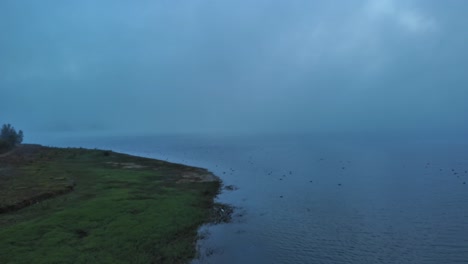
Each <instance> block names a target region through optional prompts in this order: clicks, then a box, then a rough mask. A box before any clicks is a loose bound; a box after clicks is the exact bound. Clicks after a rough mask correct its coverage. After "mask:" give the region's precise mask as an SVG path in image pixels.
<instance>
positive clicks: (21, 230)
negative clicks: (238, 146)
mask: <svg viewBox="0 0 468 264" xmlns="http://www.w3.org/2000/svg"><path fill="white" fill-rule="evenodd" d="M219 188H220V182H219V181H218V180H217V179H216V178H215V177H214V176H213V175H212V174H210V173H209V172H208V171H206V170H204V169H200V168H193V167H187V166H183V165H179V164H172V163H167V162H163V161H158V160H152V159H146V158H140V157H134V156H129V155H124V154H119V153H115V152H112V151H101V150H86V149H59V148H46V147H41V146H37V145H21V146H20V147H18V148H16V149H15V150H14V151H13V152H12V153H9V155H7V156H3V157H0V227H1V228H0V260H1V261H0V262H1V263H186V262H188V261H189V260H190V259H192V258H193V257H194V256H195V253H196V252H195V241H196V238H197V229H198V227H199V226H200V225H201V224H203V223H205V222H207V221H209V218H210V214H211V213H212V210H211V209H212V208H213V198H214V197H215V196H216V194H217V192H218V190H219Z"/></svg>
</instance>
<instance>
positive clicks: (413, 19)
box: [365, 0, 437, 33]
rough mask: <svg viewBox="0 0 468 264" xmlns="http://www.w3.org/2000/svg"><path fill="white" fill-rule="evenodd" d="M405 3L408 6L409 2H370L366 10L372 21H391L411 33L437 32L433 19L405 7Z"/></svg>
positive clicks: (394, 0)
mask: <svg viewBox="0 0 468 264" xmlns="http://www.w3.org/2000/svg"><path fill="white" fill-rule="evenodd" d="M403 3H406V4H408V1H405V2H402V1H397V0H369V1H368V2H367V4H366V5H365V10H366V11H367V13H368V15H369V17H370V18H371V19H372V20H374V21H376V20H379V19H389V20H390V21H392V22H393V23H395V24H397V25H398V26H400V27H401V28H403V29H405V30H406V31H408V32H411V33H428V32H432V31H434V30H436V28H437V23H436V21H435V19H434V18H433V17H431V16H429V15H428V14H423V13H422V11H420V10H417V9H416V8H415V7H412V6H404V5H403ZM374 21H373V22H374Z"/></svg>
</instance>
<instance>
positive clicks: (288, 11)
mask: <svg viewBox="0 0 468 264" xmlns="http://www.w3.org/2000/svg"><path fill="white" fill-rule="evenodd" d="M467 13H468V1H465V0H444V1H439V0H349V1H342V0H335V1H333V0H316V1H312V0H307V1H306V0H288V1H273V0H270V1H266V0H256V1H253V0H223V1H220V0H186V1H184V0H152V1H150V0H141V1H131V0H128V1H126V0H100V1H95V0H81V1H72V0H41V1H34V0H23V1H17V0H2V1H0V123H12V124H13V125H14V126H15V127H17V128H21V129H23V130H24V131H25V135H26V137H27V135H28V132H29V133H36V132H37V133H39V132H47V133H48V132H71V131H73V132H78V133H80V132H83V133H84V132H86V133H143V134H149V133H289V132H291V133H314V132H321V133H344V134H346V133H402V134H404V133H416V134H418V133H425V134H428V133H429V134H430V133H442V134H443V133H446V134H447V133H448V134H450V133H465V132H466V133H468V122H466V120H467V118H466V117H467V116H468V103H467V102H468V46H467V45H466V43H468V31H467V25H468V16H466V14H467Z"/></svg>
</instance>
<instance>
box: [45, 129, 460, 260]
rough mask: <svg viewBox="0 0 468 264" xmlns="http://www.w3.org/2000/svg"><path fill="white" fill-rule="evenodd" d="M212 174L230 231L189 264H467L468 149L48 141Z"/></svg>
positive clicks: (209, 236) (202, 245)
mask: <svg viewBox="0 0 468 264" xmlns="http://www.w3.org/2000/svg"><path fill="white" fill-rule="evenodd" d="M39 142H42V143H44V144H51V145H58V146H82V147H92V148H93V147H98V148H105V149H113V150H116V151H121V152H127V153H131V154H136V155H143V156H148V157H152V158H158V159H163V160H169V161H171V162H178V163H184V164H189V165H194V166H200V167H205V168H208V169H209V170H211V171H212V172H214V173H215V174H217V175H219V176H220V177H221V178H222V179H223V181H224V183H225V184H226V185H235V186H237V187H238V188H239V189H238V190H235V191H224V192H223V193H222V194H221V195H220V196H219V198H218V200H219V201H221V202H225V203H230V204H232V205H234V206H236V207H238V209H237V210H236V213H235V216H234V218H233V222H232V223H229V224H222V225H215V226H213V225H208V226H205V227H203V228H202V229H201V230H200V233H201V234H204V235H205V236H206V238H205V239H203V240H201V241H199V243H198V247H199V251H200V258H199V259H198V260H195V261H194V262H193V263H362V264H364V263H437V264H439V263H468V184H464V183H466V182H468V144H467V142H456V141H451V142H448V141H424V140H418V141H415V140H412V141H410V140H393V141H380V140H376V139H367V140H362V139H360V140H358V139H340V140H337V139H333V140H332V139H324V138H314V137H310V136H309V137H308V136H289V137H284V136H283V137H273V136H272V137H260V136H258V137H202V136H147V137H126V138H123V137H120V138H119V137H114V138H104V137H102V138H92V137H88V138H67V139H65V138H63V139H58V138H54V139H45V138H43V139H42V141H39Z"/></svg>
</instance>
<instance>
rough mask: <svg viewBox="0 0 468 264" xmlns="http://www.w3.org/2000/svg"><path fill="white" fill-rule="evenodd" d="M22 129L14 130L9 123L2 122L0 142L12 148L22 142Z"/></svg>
mask: <svg viewBox="0 0 468 264" xmlns="http://www.w3.org/2000/svg"><path fill="white" fill-rule="evenodd" d="M23 137H24V135H23V131H21V130H20V131H18V132H16V130H15V128H14V127H13V126H12V125H10V124H4V125H3V126H2V130H1V131H0V141H1V142H0V143H2V144H3V145H6V146H8V147H9V148H12V147H14V146H16V145H18V144H21V142H23Z"/></svg>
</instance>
